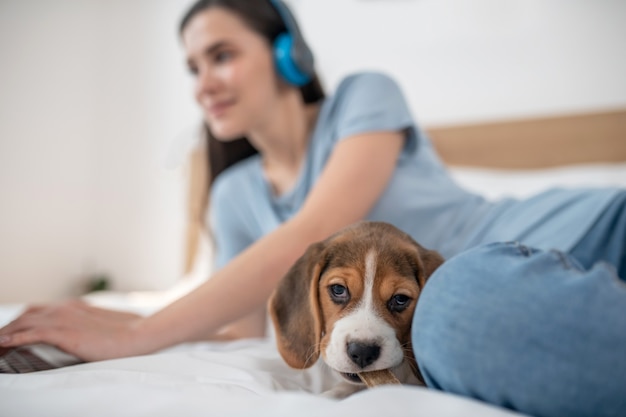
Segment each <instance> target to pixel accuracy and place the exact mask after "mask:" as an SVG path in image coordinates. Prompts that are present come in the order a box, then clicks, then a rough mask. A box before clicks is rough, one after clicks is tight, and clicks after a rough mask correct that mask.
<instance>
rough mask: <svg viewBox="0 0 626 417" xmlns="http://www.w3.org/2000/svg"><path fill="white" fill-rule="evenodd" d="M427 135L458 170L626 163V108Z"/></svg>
mask: <svg viewBox="0 0 626 417" xmlns="http://www.w3.org/2000/svg"><path fill="white" fill-rule="evenodd" d="M427 130H428V133H429V135H430V137H431V139H432V141H433V144H434V146H435V148H436V149H437V151H438V152H439V154H440V156H441V158H442V159H443V161H444V162H446V163H447V164H448V165H452V166H473V167H484V168H502V169H535V168H548V167H554V166H560V165H570V164H580V163H593V162H623V161H626V109H619V110H613V111H605V112H597V113H584V114H572V115H563V116H558V117H543V118H529V119H518V120H509V121H498V122H493V123H480V124H469V125H458V126H442V127H431V128H430V129H427Z"/></svg>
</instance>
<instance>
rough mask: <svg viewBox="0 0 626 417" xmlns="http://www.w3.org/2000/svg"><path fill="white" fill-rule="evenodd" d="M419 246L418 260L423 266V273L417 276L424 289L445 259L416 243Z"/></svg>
mask: <svg viewBox="0 0 626 417" xmlns="http://www.w3.org/2000/svg"><path fill="white" fill-rule="evenodd" d="M415 244H416V245H417V252H418V259H419V262H420V263H421V266H422V272H423V273H419V274H418V276H417V281H418V283H419V284H420V287H422V288H423V287H424V285H426V280H428V278H429V277H430V276H431V275H432V274H433V272H435V270H436V269H437V268H439V266H440V265H441V264H442V263H443V262H444V259H443V257H442V256H441V255H440V254H439V252H437V251H434V250H430V249H426V248H425V247H423V246H422V245H420V244H419V243H415Z"/></svg>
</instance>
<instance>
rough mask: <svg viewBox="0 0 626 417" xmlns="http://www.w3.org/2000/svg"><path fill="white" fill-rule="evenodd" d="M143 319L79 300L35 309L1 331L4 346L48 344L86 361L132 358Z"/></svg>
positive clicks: (0, 337) (0, 344)
mask: <svg viewBox="0 0 626 417" xmlns="http://www.w3.org/2000/svg"><path fill="white" fill-rule="evenodd" d="M141 319H142V317H141V316H140V315H137V314H133V313H127V312H123V311H113V310H106V309H103V308H99V307H93V306H90V305H88V304H86V303H83V302H76V301H69V302H64V303H62V304H57V305H49V306H34V307H31V308H28V309H26V310H25V311H24V313H22V314H21V315H20V316H19V317H17V318H16V319H15V320H13V321H12V322H11V323H9V324H8V325H6V326H5V327H3V328H2V329H0V346H5V347H8V346H19V345H25V344H32V343H47V344H51V345H55V346H57V347H59V348H60V349H62V350H64V351H66V352H68V353H72V354H74V355H76V356H78V357H80V358H82V359H84V360H101V359H109V358H115V357H120V356H128V355H129V354H132V353H133V350H132V346H131V345H132V341H133V337H134V326H135V325H136V324H137V321H138V320H141Z"/></svg>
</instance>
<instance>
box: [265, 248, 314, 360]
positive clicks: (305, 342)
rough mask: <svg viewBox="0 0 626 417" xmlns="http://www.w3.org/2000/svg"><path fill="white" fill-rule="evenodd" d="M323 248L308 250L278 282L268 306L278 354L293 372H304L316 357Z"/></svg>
mask: <svg viewBox="0 0 626 417" xmlns="http://www.w3.org/2000/svg"><path fill="white" fill-rule="evenodd" d="M323 248H324V245H323V243H315V244H313V245H311V246H309V248H308V249H307V251H306V252H305V253H304V255H302V256H301V257H300V258H299V259H298V260H297V261H296V263H295V264H294V265H293V266H292V267H291V269H290V270H289V271H288V272H287V275H285V276H284V277H283V279H282V280H281V281H280V283H279V284H278V287H277V288H276V289H275V290H274V293H273V294H272V296H271V298H270V300H269V303H268V310H269V313H270V316H271V317H272V322H273V323H274V329H275V331H276V342H277V345H278V351H279V352H280V354H281V356H282V357H283V359H284V360H285V362H287V364H288V365H289V366H291V367H293V368H298V369H304V368H308V367H310V366H312V365H313V364H314V363H315V362H317V359H318V358H319V355H320V350H319V342H320V340H321V332H322V322H321V317H320V307H319V300H318V294H317V293H318V290H317V287H318V281H319V273H320V269H321V265H320V262H319V261H320V254H321V253H322V250H323Z"/></svg>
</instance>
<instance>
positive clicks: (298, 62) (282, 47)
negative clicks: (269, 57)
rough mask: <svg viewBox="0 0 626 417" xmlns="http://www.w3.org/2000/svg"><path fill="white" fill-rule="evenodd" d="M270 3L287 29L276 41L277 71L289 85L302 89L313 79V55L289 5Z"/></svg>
mask: <svg viewBox="0 0 626 417" xmlns="http://www.w3.org/2000/svg"><path fill="white" fill-rule="evenodd" d="M270 3H272V5H273V6H274V8H275V9H276V11H277V12H278V14H279V15H280V17H281V18H282V20H283V23H284V24H285V27H286V28H287V31H286V32H283V33H281V34H279V35H278V37H277V38H276V40H275V41H274V62H275V64H276V69H277V70H278V73H279V74H280V75H281V76H282V77H283V79H285V80H286V81H287V82H288V83H289V84H293V85H295V86H298V87H300V86H302V85H305V84H307V83H308V82H310V81H311V79H312V78H313V75H314V66H313V53H312V52H311V50H310V49H309V47H308V46H307V44H306V42H305V41H304V38H303V37H302V34H301V33H300V29H299V28H298V24H297V23H296V19H295V18H294V17H293V14H292V13H291V11H290V10H289V8H288V7H287V5H286V4H285V3H284V2H282V1H281V0H270Z"/></svg>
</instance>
